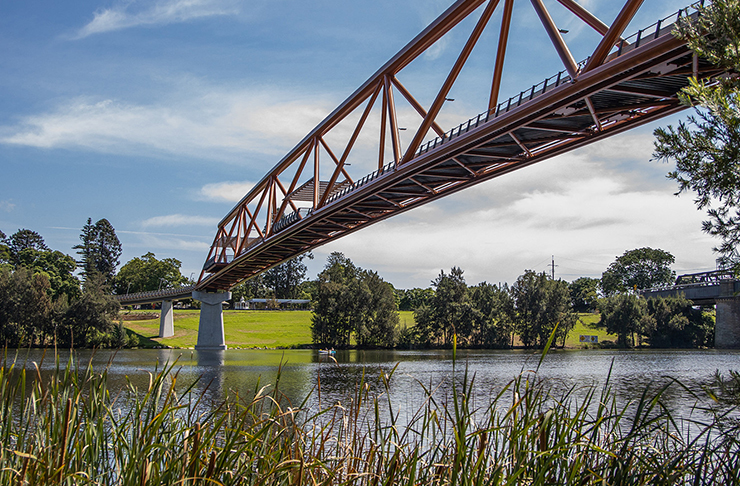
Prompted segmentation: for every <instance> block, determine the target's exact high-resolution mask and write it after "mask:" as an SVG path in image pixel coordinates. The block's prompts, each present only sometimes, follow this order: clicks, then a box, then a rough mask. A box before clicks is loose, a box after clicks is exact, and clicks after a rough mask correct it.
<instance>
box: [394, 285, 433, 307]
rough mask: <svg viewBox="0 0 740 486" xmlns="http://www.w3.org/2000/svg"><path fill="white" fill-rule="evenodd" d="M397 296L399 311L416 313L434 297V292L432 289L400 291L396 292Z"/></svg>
mask: <svg viewBox="0 0 740 486" xmlns="http://www.w3.org/2000/svg"><path fill="white" fill-rule="evenodd" d="M396 295H397V296H398V297H397V299H398V310H402V311H414V310H416V309H418V308H419V307H421V306H422V305H423V304H426V303H428V302H429V301H430V300H431V299H432V298H433V297H434V290H432V289H431V288H426V289H420V288H415V289H408V290H404V289H399V290H396Z"/></svg>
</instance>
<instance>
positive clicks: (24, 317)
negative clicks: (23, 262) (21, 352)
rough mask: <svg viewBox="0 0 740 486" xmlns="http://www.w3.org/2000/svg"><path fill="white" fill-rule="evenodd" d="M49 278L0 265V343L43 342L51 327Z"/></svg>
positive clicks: (16, 344) (31, 343)
mask: <svg viewBox="0 0 740 486" xmlns="http://www.w3.org/2000/svg"><path fill="white" fill-rule="evenodd" d="M48 290H49V280H48V279H47V278H46V276H45V275H42V274H38V273H37V274H34V273H33V272H32V271H31V270H30V269H28V268H25V267H19V268H17V269H16V270H14V271H12V270H11V269H10V268H8V267H0V345H2V346H9V347H19V346H33V345H34V344H35V343H37V342H38V343H43V342H44V340H45V337H46V336H47V335H48V334H49V330H50V329H51V325H52V323H51V320H50V319H51V309H52V302H51V299H50V298H49V293H48Z"/></svg>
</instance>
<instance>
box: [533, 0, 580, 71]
mask: <svg viewBox="0 0 740 486" xmlns="http://www.w3.org/2000/svg"><path fill="white" fill-rule="evenodd" d="M532 6H533V7H534V9H535V11H536V12H537V16H539V18H540V21H541V22H542V25H543V26H544V27H545V30H546V31H547V35H549V36H550V40H551V41H552V44H553V45H554V46H555V50H556V51H558V56H560V59H561V60H562V61H563V64H565V69H566V70H567V71H568V74H570V79H576V75H577V74H578V64H576V61H575V59H573V54H571V53H570V50H569V49H568V46H567V45H566V44H565V41H564V40H563V36H562V35H560V31H559V30H558V28H557V27H556V26H555V22H554V21H553V20H552V17H550V13H549V12H548V11H547V9H546V8H545V5H544V4H543V3H542V0H532Z"/></svg>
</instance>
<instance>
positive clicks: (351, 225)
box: [197, 13, 720, 290]
mask: <svg viewBox="0 0 740 486" xmlns="http://www.w3.org/2000/svg"><path fill="white" fill-rule="evenodd" d="M679 15H680V13H679V14H678V15H677V16H675V17H674V18H673V19H670V18H669V19H668V20H665V19H664V20H663V21H660V22H657V23H656V24H654V25H653V26H651V27H650V28H648V29H646V30H642V31H640V32H638V33H637V34H635V35H634V36H632V37H630V38H628V39H626V40H625V41H623V42H621V43H620V44H619V46H618V48H615V49H614V50H613V52H612V53H611V55H609V56H608V57H607V58H606V59H605V60H604V62H603V63H602V64H601V65H599V66H598V67H595V68H592V69H584V67H585V66H587V61H588V60H587V61H584V62H582V63H580V64H579V65H578V66H577V70H576V71H574V70H573V68H571V69H570V70H566V71H562V72H560V73H558V74H556V75H554V76H552V77H550V78H548V79H547V80H545V81H544V82H542V83H540V84H538V85H536V86H532V87H531V88H529V89H527V90H525V91H522V92H521V93H520V94H519V95H517V96H515V97H512V98H510V99H508V100H505V101H504V102H502V103H499V104H497V105H496V106H494V107H493V108H492V109H491V110H486V111H484V112H483V113H481V114H480V115H478V116H476V117H474V118H472V119H471V120H469V121H467V122H465V123H463V124H461V125H459V126H458V127H455V128H453V129H452V130H450V131H448V132H447V133H445V134H444V135H443V136H440V137H437V138H435V139H433V140H430V141H429V142H427V143H425V144H423V145H421V146H420V147H419V148H418V149H415V150H414V151H413V153H412V154H410V155H408V156H406V157H402V156H401V154H400V152H399V153H396V154H395V156H394V161H393V162H391V163H388V164H387V165H385V166H383V167H382V168H380V169H378V170H377V171H375V172H373V173H371V174H368V175H367V176H365V177H364V178H362V179H360V180H358V181H355V182H352V183H351V184H345V185H344V187H342V188H340V189H339V190H335V191H333V192H332V193H330V194H326V195H325V196H324V195H323V194H324V193H322V192H321V190H322V188H318V187H315V188H313V189H311V188H309V189H311V190H313V192H314V197H313V199H314V205H313V208H312V209H311V210H310V212H308V213H307V214H301V213H300V210H299V209H298V208H295V211H294V212H293V213H292V214H288V215H283V211H284V208H285V207H286V204H288V203H291V201H290V198H289V197H288V196H289V195H290V194H293V193H294V191H293V188H294V186H295V180H294V183H293V185H292V186H291V188H290V189H289V190H285V189H284V187H283V186H282V184H279V185H278V184H274V183H273V185H272V186H269V181H275V180H277V176H278V174H279V173H282V171H283V170H284V168H283V167H282V166H280V165H279V166H276V168H275V169H273V171H274V174H272V175H270V174H268V175H269V176H270V179H269V181H268V182H267V183H264V184H262V185H261V186H260V187H257V188H255V189H254V190H253V191H252V193H250V194H248V195H247V196H245V199H244V200H243V201H242V203H240V205H237V207H236V208H235V209H234V210H233V211H232V213H230V215H229V216H227V218H224V220H223V221H222V222H221V224H220V227H219V233H218V234H217V236H216V239H215V240H214V246H213V247H212V249H211V254H210V255H209V260H208V261H207V262H206V265H205V270H206V271H207V272H209V273H210V275H205V274H202V275H201V278H200V280H199V282H198V284H197V288H198V289H205V290H218V289H227V288H230V287H231V286H233V285H235V284H236V283H238V282H240V281H242V280H244V279H246V278H250V277H252V276H254V275H257V274H259V273H261V272H263V271H264V270H266V269H268V268H270V267H272V266H274V265H276V264H278V263H280V262H282V261H284V260H286V259H289V258H291V257H293V256H295V255H298V254H300V253H302V252H304V251H307V250H310V249H312V248H315V247H317V246H319V245H322V244H324V243H326V242H328V241H330V240H333V239H336V238H338V237H341V236H344V235H347V234H349V233H352V232H354V231H357V230H359V229H362V228H364V227H366V226H368V225H370V224H373V223H376V222H378V221H382V220H384V219H386V218H389V217H391V216H394V215H396V214H399V213H402V212H404V211H408V210H410V209H413V208H416V207H419V206H421V205H423V204H426V203H428V202H431V201H434V200H436V199H439V198H441V197H444V196H446V195H449V194H452V193H455V192H457V191H460V190H462V189H465V188H468V187H471V186H473V185H475V184H479V183H481V182H483V181H487V180H490V179H492V178H495V177H499V176H501V175H504V174H507V173H509V172H512V171H514V170H519V169H521V168H524V167H527V166H529V165H532V164H534V163H537V162H540V161H543V160H546V159H548V158H550V157H553V156H555V155H558V154H562V153H564V152H567V151H570V150H573V149H575V148H578V147H581V146H584V145H586V144H589V143H592V142H595V141H597V140H600V139H603V138H606V137H608V136H611V135H613V134H616V133H620V132H622V131H625V130H627V129H629V128H632V127H635V126H638V125H641V124H644V123H647V122H650V121H652V120H655V119H658V118H661V117H663V116H666V115H668V114H671V113H674V112H677V111H679V110H681V109H683V108H684V107H683V106H682V105H680V104H679V101H678V98H677V93H678V92H679V91H680V90H681V89H682V88H683V87H684V86H686V85H687V84H688V81H687V76H689V75H691V74H692V73H693V74H695V75H697V76H698V77H703V78H707V77H712V76H715V75H717V74H720V72H719V71H717V69H716V68H714V67H713V66H711V65H710V64H708V63H707V62H705V61H703V60H697V59H695V58H694V56H693V55H692V53H691V52H690V51H689V50H688V48H687V47H686V45H685V44H684V43H683V42H682V41H680V40H678V39H676V38H675V37H674V36H673V35H672V34H671V30H672V28H673V26H672V22H673V21H675V19H676V18H678V16H679ZM651 29H652V30H651ZM568 71H570V72H571V73H572V74H569V72H568ZM386 83H388V82H387V81H386ZM378 89H380V88H378ZM376 94H377V91H376ZM373 99H374V98H373ZM373 99H371V101H370V102H368V105H371V104H372V102H373ZM384 100H385V98H384ZM430 111H431V110H430ZM320 141H321V142H322V143H323V141H322V140H319V139H317V141H316V146H317V147H318V146H319V142H320ZM412 148H413V147H412ZM309 152H310V148H309V149H306V151H305V152H301V153H300V154H298V153H296V155H295V157H294V159H295V160H296V161H300V160H299V159H300V158H299V157H298V155H302V157H303V158H302V165H301V167H300V168H299V169H298V172H300V171H301V170H302V168H303V165H305V163H306V161H307V160H308V159H309ZM303 154H305V155H303ZM315 154H316V155H315V157H316V160H317V164H318V155H317V154H318V148H316V149H315ZM343 160H344V158H342V160H337V158H334V162H335V163H336V164H337V170H336V172H337V173H338V172H339V171H340V169H343V167H342V164H343ZM296 163H297V162H296ZM314 174H315V175H314V180H316V179H317V178H318V177H317V174H318V169H315V173H314ZM266 177H267V176H266ZM297 177H298V176H296V178H297ZM335 180H336V176H335V177H333V180H332V181H330V182H331V183H330V184H329V185H328V187H324V188H323V190H329V189H331V188H332V185H333V182H334V181H335ZM269 187H271V189H270V188H269ZM275 187H277V188H278V189H280V190H282V191H283V193H284V194H285V195H286V197H285V198H284V200H283V203H282V206H281V209H280V210H279V211H278V210H277V203H275V202H273V203H270V204H272V205H271V206H269V208H270V211H271V212H268V215H267V222H266V224H265V226H264V231H259V228H257V230H258V232H259V235H257V237H253V233H254V229H255V227H256V224H255V223H254V221H255V216H256V212H258V211H259V210H260V208H261V207H262V205H263V203H262V202H263V201H264V200H266V199H270V200H271V201H275V197H276V193H277V189H275ZM260 191H262V195H261V199H260V198H259V197H260ZM268 191H272V192H268ZM258 199H259V204H256V201H257V200H258ZM320 199H322V200H320ZM248 204H252V206H251V207H252V211H254V213H255V214H252V212H251V211H250V210H249V207H248V206H247V205H248ZM255 206H256V209H255ZM273 206H274V208H275V209H274V210H273V209H272V208H273ZM239 211H241V213H242V214H245V216H244V218H245V219H239V217H237V213H238V212H239ZM246 215H249V216H251V222H248V221H249V218H247V216H246ZM276 215H277V216H276ZM229 225H230V226H229Z"/></svg>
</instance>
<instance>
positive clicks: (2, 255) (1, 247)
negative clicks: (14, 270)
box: [0, 230, 11, 265]
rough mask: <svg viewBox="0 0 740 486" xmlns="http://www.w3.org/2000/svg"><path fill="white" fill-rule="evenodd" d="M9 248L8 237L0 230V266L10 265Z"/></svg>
mask: <svg viewBox="0 0 740 486" xmlns="http://www.w3.org/2000/svg"><path fill="white" fill-rule="evenodd" d="M10 262H11V260H10V247H9V246H8V237H7V236H5V233H3V232H2V230H0V265H2V264H4V263H10Z"/></svg>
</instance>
